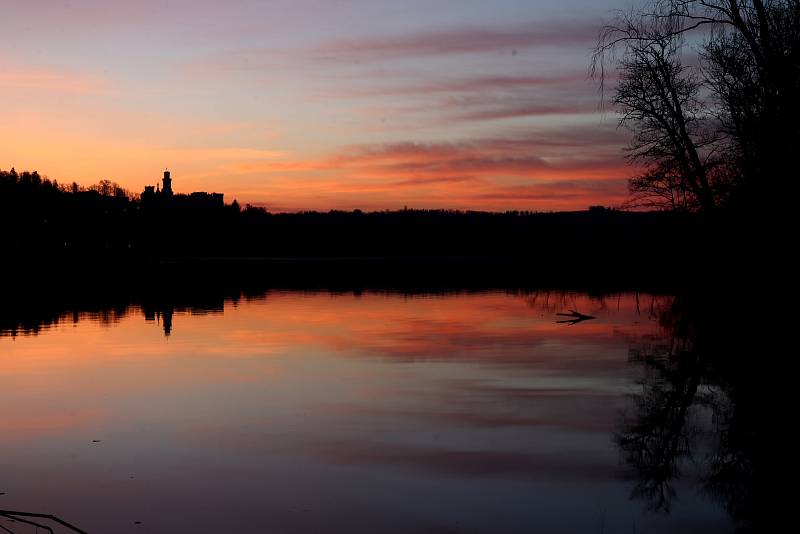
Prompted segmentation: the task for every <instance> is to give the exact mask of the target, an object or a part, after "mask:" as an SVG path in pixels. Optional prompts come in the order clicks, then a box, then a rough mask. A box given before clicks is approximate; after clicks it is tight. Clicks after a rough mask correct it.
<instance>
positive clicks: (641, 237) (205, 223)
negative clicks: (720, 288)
mask: <svg viewBox="0 0 800 534" xmlns="http://www.w3.org/2000/svg"><path fill="white" fill-rule="evenodd" d="M0 176H2V181H0V183H1V184H2V185H0V223H1V224H2V226H1V227H0V228H1V229H0V247H2V250H4V251H5V252H6V253H7V254H8V255H9V256H10V257H12V258H17V259H20V258H22V259H24V258H37V257H42V256H44V257H47V258H48V259H53V260H60V259H63V260H84V259H89V258H108V259H165V258H224V257H230V258H252V257H259V258H263V257H271V258H275V257H282V258H286V257H291V258H341V257H360V258H364V257H405V258H408V257H504V258H523V257H524V258H529V259H535V260H536V261H540V262H546V263H549V264H552V265H561V266H562V268H571V267H570V264H574V263H577V262H583V263H585V264H586V265H587V267H588V268H596V267H597V265H598V264H602V263H603V262H608V261H617V260H615V258H628V257H631V256H637V257H638V258H639V260H642V259H644V258H645V257H646V256H649V255H651V254H655V253H656V249H658V254H659V255H661V257H662V261H663V258H664V256H665V253H664V250H663V246H664V245H665V244H668V243H671V242H673V241H674V240H675V239H676V236H682V237H681V238H680V239H681V240H682V241H683V245H684V250H691V246H692V245H691V243H690V242H689V241H688V240H687V238H686V237H685V236H686V235H692V232H691V231H689V227H690V226H692V225H696V224H700V223H701V221H700V220H699V219H698V218H697V217H695V216H693V215H691V214H679V213H636V212H621V211H616V210H611V209H606V208H602V207H594V208H592V209H590V210H587V211H582V212H561V213H532V212H506V213H490V212H477V211H476V212H459V211H447V210H400V211H381V212H362V211H360V210H355V211H350V212H345V211H330V212H325V213H322V212H302V213H293V214H288V213H282V214H272V213H269V212H267V211H266V210H264V209H261V208H257V207H252V206H246V207H245V208H244V209H241V208H240V207H239V206H238V204H236V203H235V202H234V203H233V204H229V205H224V206H213V205H192V204H185V203H170V202H165V203H162V202H159V203H152V204H151V203H147V202H142V201H140V200H138V199H136V198H135V197H132V196H131V195H127V194H117V193H116V192H113V188H112V189H109V191H111V193H110V194H106V193H104V192H101V191H97V190H85V189H80V188H72V187H66V188H65V187H62V186H60V185H58V184H56V182H54V181H50V180H46V179H43V178H41V177H40V176H39V175H38V174H37V173H35V172H30V173H28V172H26V173H21V174H19V175H17V174H16V173H8V172H4V173H2V174H1V175H0ZM639 260H637V261H639Z"/></svg>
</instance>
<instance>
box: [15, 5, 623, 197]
mask: <svg viewBox="0 0 800 534" xmlns="http://www.w3.org/2000/svg"><path fill="white" fill-rule="evenodd" d="M628 5H629V2H628V3H626V2H622V1H619V0H605V1H602V2H593V1H589V0H559V1H544V0H492V1H486V0H480V1H478V0H458V1H455V0H260V1H256V0H226V1H210V0H169V1H167V0H162V1H156V0H138V1H136V2H111V1H108V0H59V1H56V0H26V1H24V2H23V1H21V0H0V12H2V21H3V31H2V32H0V102H2V104H0V110H2V114H3V127H2V128H0V169H6V170H7V169H9V168H11V167H15V168H16V169H17V170H34V169H35V170H38V171H39V172H40V173H41V174H43V175H46V176H48V177H50V178H51V179H56V180H58V181H59V182H72V181H77V182H78V183H81V184H83V185H89V184H92V183H96V182H98V181H99V180H101V179H109V180H113V181H115V182H118V183H120V184H121V185H123V186H124V187H126V188H128V189H130V190H131V191H133V192H140V191H141V190H142V189H143V187H144V185H147V184H155V183H156V182H157V181H158V180H159V179H160V176H161V173H162V171H163V170H164V169H165V168H169V169H170V170H171V171H172V177H173V188H174V189H175V190H176V192H191V191H216V192H224V193H225V195H226V196H225V199H226V201H228V202H230V201H231V200H233V199H234V198H235V199H237V200H238V201H239V203H240V204H243V205H244V204H253V205H259V206H263V207H265V208H267V209H269V210H270V211H299V210H328V209H355V208H359V209H363V210H382V209H402V208H403V207H406V206H407V207H409V208H447V209H478V210H492V211H503V210H512V209H519V210H537V211H550V210H572V209H585V208H586V207H587V206H589V205H594V204H603V205H612V206H613V205H618V204H620V203H621V202H623V201H624V200H625V198H626V196H627V189H626V179H627V177H629V176H630V175H631V173H632V169H631V168H630V167H628V166H627V165H626V164H625V161H624V150H623V149H624V147H625V145H626V143H627V141H628V134H627V133H626V132H625V131H624V130H623V129H619V128H618V127H617V122H616V119H615V117H614V115H613V113H610V112H609V111H608V109H606V110H605V111H603V110H602V109H601V107H600V96H599V94H598V91H597V85H596V83H595V82H594V81H592V80H590V79H589V78H588V76H587V67H588V61H589V50H590V48H591V46H592V44H593V42H594V39H595V37H596V35H597V32H598V30H599V28H600V26H601V25H602V24H603V22H604V21H606V20H608V19H609V18H610V17H611V16H612V14H613V13H612V12H613V10H614V9H618V8H625V7H627V6H628Z"/></svg>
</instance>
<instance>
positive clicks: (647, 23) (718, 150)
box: [591, 0, 800, 210]
mask: <svg viewBox="0 0 800 534" xmlns="http://www.w3.org/2000/svg"><path fill="white" fill-rule="evenodd" d="M687 39H691V40H692V41H694V42H695V43H697V48H698V50H697V51H698V52H699V54H698V61H697V64H696V65H692V66H691V67H687V66H686V65H684V64H683V63H682V62H681V53H682V51H683V50H684V49H688V47H687V46H686V40H687ZM620 52H621V53H620ZM610 67H616V68H618V70H619V71H620V78H619V84H618V86H617V88H616V92H615V96H614V98H613V99H612V101H613V103H614V104H615V105H616V106H617V108H618V109H619V111H620V112H621V113H622V123H623V124H625V125H626V126H628V127H630V128H631V129H632V130H633V131H634V134H635V137H634V142H633V144H632V147H631V148H632V158H633V159H634V160H637V161H638V162H639V163H644V164H645V165H646V166H647V172H646V173H645V174H644V175H643V176H641V177H638V178H637V179H634V180H632V181H631V191H632V193H634V196H636V195H638V197H639V198H640V199H643V198H647V196H648V193H656V195H655V197H653V199H654V201H658V199H659V198H665V197H666V196H669V195H670V194H671V189H672V188H673V186H674V185H675V181H674V180H673V179H669V180H667V179H666V178H668V177H669V178H676V177H677V178H679V183H684V182H685V185H686V186H687V191H688V192H689V194H690V195H692V196H695V197H696V201H697V206H698V207H699V208H700V209H703V210H708V209H709V208H711V207H713V206H715V205H717V204H719V203H721V202H722V201H725V200H728V199H730V198H736V199H739V200H741V199H745V202H747V203H749V205H753V204H757V203H761V204H766V202H767V201H772V202H775V201H779V200H780V198H781V197H784V198H790V197H791V195H786V194H785V193H786V189H787V188H788V187H787V186H791V185H794V184H793V183H790V182H789V181H788V179H789V178H790V177H791V174H790V173H789V169H792V168H793V166H794V165H793V164H794V162H793V159H794V154H793V151H794V150H795V147H796V146H797V144H798V141H800V115H799V113H798V109H799V108H800V106H799V105H798V99H797V95H798V94H799V93H800V0H651V1H650V2H648V3H647V4H645V6H644V7H643V8H642V9H640V10H636V11H632V12H630V13H620V14H619V15H618V16H617V17H616V19H615V20H614V21H613V22H612V23H611V24H609V25H608V26H606V27H604V28H603V29H602V30H601V32H600V36H599V38H598V42H597V46H596V47H595V50H594V55H593V58H592V67H591V69H592V74H593V75H596V76H597V77H599V79H600V86H601V90H603V89H604V85H605V79H606V70H607V68H610ZM670 160H671V161H670ZM663 168H666V169H669V171H670V173H667V174H665V173H664V172H662V171H663Z"/></svg>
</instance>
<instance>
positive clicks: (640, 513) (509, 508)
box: [0, 290, 734, 533]
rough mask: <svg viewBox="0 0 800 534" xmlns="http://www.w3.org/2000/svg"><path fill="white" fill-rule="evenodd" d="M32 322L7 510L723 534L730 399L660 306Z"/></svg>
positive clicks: (174, 307)
mask: <svg viewBox="0 0 800 534" xmlns="http://www.w3.org/2000/svg"><path fill="white" fill-rule="evenodd" d="M31 309H32V310H33V312H31V310H27V311H26V312H25V313H24V316H23V315H22V314H20V316H19V317H17V318H15V315H14V313H15V312H14V310H11V311H7V312H4V315H3V322H2V323H0V325H1V328H0V332H1V333H2V335H0V359H2V364H1V365H0V380H1V381H2V387H0V414H2V429H3V432H2V436H3V439H2V441H0V458H2V470H0V493H2V495H0V508H2V509H4V510H17V511H25V512H36V513H46V514H55V515H56V516H58V517H59V518H61V519H63V520H66V521H68V522H70V523H72V524H74V525H76V526H78V527H80V528H81V529H83V530H85V531H87V532H92V533H95V532H112V533H115V532H119V533H126V532H132V533H144V532H152V533H176V532H275V533H283V532H285V533H299V532H385V533H392V532H454V533H455V532H464V533H474V532H487V533H489V532H491V533H498V532H509V533H516V532H598V533H599V532H626V533H628V532H631V533H632V532H685V531H701V530H702V531H703V532H730V531H732V530H733V528H734V521H733V519H731V516H730V514H729V513H728V512H727V511H726V502H725V498H724V496H723V497H720V495H719V493H720V492H719V491H717V492H716V493H715V492H714V491H710V490H709V480H711V481H712V482H713V475H714V469H716V467H715V466H714V465H709V462H707V461H705V459H708V458H712V459H713V458H714V457H715V455H714V450H716V449H715V448H716V447H719V446H720V445H719V443H720V439H719V433H720V432H723V431H724V424H723V425H722V427H721V426H720V417H719V415H720V414H721V413H722V412H721V411H720V410H722V409H723V408H722V407H724V406H725V402H726V399H725V398H724V394H723V393H722V392H721V390H720V388H716V387H714V385H713V384H712V383H711V381H710V380H708V379H706V378H704V377H705V376H706V375H705V374H704V373H705V371H703V369H702V368H701V367H702V361H701V359H699V357H698V358H696V359H695V360H687V359H686V358H687V357H686V356H685V355H686V354H693V353H692V346H691V340H686V339H683V338H681V337H680V333H677V334H676V332H675V331H671V329H670V324H671V323H670V320H671V319H670V318H671V317H674V315H675V313H674V310H675V309H676V299H675V298H673V297H671V296H667V295H650V294H641V293H621V294H608V295H604V296H590V295H587V294H583V293H576V292H570V291H480V292H466V291H463V292H458V291H456V292H449V293H443V294H435V293H434V294H430V293H414V294H404V293H399V292H380V291H376V292H369V291H365V292H355V293H353V292H343V293H331V292H328V291H308V292H303V291H294V290H293V291H289V290H286V291H263V292H256V293H255V294H248V295H243V294H238V293H235V294H233V295H230V294H229V295H225V296H224V297H213V298H205V297H204V296H203V295H202V292H200V293H199V294H196V295H194V297H190V298H186V299H183V300H182V301H180V302H179V301H173V302H164V301H154V302H145V301H131V302H130V303H126V304H124V305H120V306H111V307H103V306H95V307H93V306H83V305H76V306H74V307H63V308H59V309H54V310H48V311H47V312H41V313H40V314H39V315H37V313H36V311H37V310H40V309H41V308H37V306H35V305H34V306H31ZM570 310H576V311H577V312H579V313H581V314H584V315H591V316H594V318H593V319H586V320H578V321H573V319H574V318H573V317H570V316H565V315H558V314H560V313H561V314H569V313H571V312H570ZM20 313H21V312H20ZM559 321H561V322H559ZM564 321H566V322H564ZM676 354H678V355H681V356H680V358H678V359H676ZM676 362H677V363H676ZM687 362H688V363H687ZM692 362H694V363H692ZM709 399H710V400H709ZM723 423H724V422H723ZM721 428H722V430H721ZM689 440H691V443H690V442H689ZM712 463H713V462H712ZM0 522H2V524H3V525H6V526H7V527H8V528H10V529H17V530H13V531H14V532H33V530H32V528H33V527H31V530H24V528H27V527H28V525H21V524H20V523H9V522H7V520H6V519H0ZM57 531H58V532H67V531H66V530H63V529H62V530H57Z"/></svg>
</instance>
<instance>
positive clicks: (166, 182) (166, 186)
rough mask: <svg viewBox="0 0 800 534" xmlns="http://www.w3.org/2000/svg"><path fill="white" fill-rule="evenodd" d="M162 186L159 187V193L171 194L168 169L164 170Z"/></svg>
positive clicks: (170, 180)
mask: <svg viewBox="0 0 800 534" xmlns="http://www.w3.org/2000/svg"><path fill="white" fill-rule="evenodd" d="M163 182H164V187H162V188H161V193H162V194H163V195H166V196H168V197H169V196H172V178H170V176H169V171H164V180H163Z"/></svg>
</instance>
